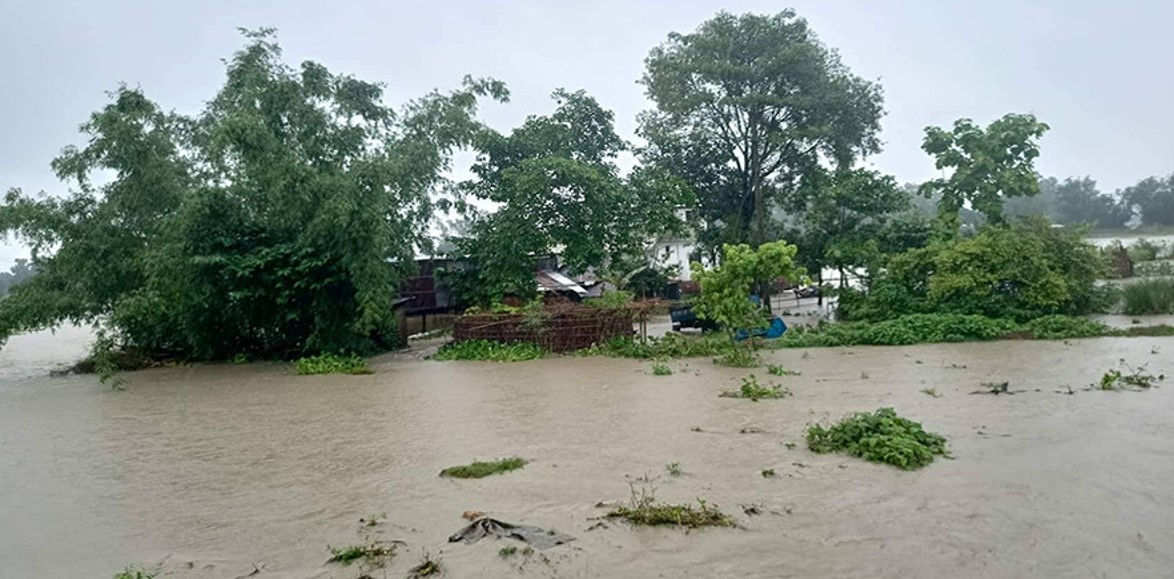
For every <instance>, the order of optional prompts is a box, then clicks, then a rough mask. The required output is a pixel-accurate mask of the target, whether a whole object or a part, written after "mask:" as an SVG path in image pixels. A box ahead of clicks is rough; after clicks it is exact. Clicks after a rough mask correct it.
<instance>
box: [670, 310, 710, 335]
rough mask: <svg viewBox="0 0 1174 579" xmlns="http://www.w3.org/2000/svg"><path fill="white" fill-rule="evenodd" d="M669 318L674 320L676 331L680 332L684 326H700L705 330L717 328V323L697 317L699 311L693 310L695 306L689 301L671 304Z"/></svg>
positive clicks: (674, 329)
mask: <svg viewBox="0 0 1174 579" xmlns="http://www.w3.org/2000/svg"><path fill="white" fill-rule="evenodd" d="M669 319H671V320H672V321H673V331H674V332H679V331H681V329H682V328H699V329H701V330H702V331H705V332H712V331H714V330H716V329H717V324H716V323H714V322H712V321H710V320H703V319H701V318H699V317H697V313H696V312H694V311H693V306H692V305H691V304H687V303H681V304H675V305H673V306H670V307H669Z"/></svg>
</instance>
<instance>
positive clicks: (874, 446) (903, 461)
mask: <svg viewBox="0 0 1174 579" xmlns="http://www.w3.org/2000/svg"><path fill="white" fill-rule="evenodd" d="M807 446H808V447H809V448H810V449H811V450H812V451H814V452H817V453H821V454H822V453H826V452H844V453H847V454H851V455H852V456H858V457H860V458H863V459H866V460H870V461H873V462H883V463H886V464H891V465H893V466H896V467H897V468H901V469H904V470H913V469H917V468H921V467H923V466H925V465H927V464H929V463H931V462H933V458H934V455H945V454H946V439H945V438H944V437H942V436H941V435H938V434H933V433H929V432H925V431H924V430H922V428H921V424H920V423H918V422H914V421H912V420H908V419H906V418H901V417H900V416H897V413H896V411H894V410H893V409H892V408H881V409H879V410H877V411H876V412H874V413H868V412H857V413H856V414H853V415H851V416H848V417H846V418H844V419H843V420H841V421H840V422H838V423H836V424H834V425H831V426H828V427H825V426H821V425H819V424H813V425H811V426H809V427H808V428H807Z"/></svg>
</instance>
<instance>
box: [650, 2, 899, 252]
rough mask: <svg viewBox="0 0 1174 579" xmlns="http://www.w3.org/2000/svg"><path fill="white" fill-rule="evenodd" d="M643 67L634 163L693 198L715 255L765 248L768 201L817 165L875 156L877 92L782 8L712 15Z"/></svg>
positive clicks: (658, 51)
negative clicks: (643, 103) (735, 246)
mask: <svg viewBox="0 0 1174 579" xmlns="http://www.w3.org/2000/svg"><path fill="white" fill-rule="evenodd" d="M645 66H646V70H645V73H644V76H643V78H642V80H641V83H642V84H643V85H644V87H645V89H646V91H647V95H648V98H649V99H650V100H651V101H652V102H653V103H654V104H655V105H656V109H655V110H653V111H649V112H646V113H644V114H643V115H642V116H641V117H640V130H639V132H640V135H641V136H642V137H643V138H644V139H645V140H646V141H647V142H648V143H649V146H648V148H647V149H646V150H645V151H643V156H644V158H645V159H646V160H648V162H650V163H652V164H654V165H656V166H658V167H662V168H664V169H667V170H669V171H671V172H673V173H674V174H676V175H680V176H681V177H682V178H684V179H685V180H686V181H687V182H688V183H689V185H690V186H691V187H692V188H693V190H695V191H696V192H697V194H698V198H699V201H700V209H701V218H702V219H703V220H704V221H705V222H706V224H707V225H708V226H707V227H706V228H704V229H703V230H702V233H701V240H700V241H701V243H702V244H703V246H705V247H706V248H708V249H709V250H710V251H711V252H712V253H717V248H719V247H720V246H721V245H723V244H724V243H748V242H753V243H755V244H758V243H762V242H764V241H766V226H767V220H768V216H769V210H770V207H769V205H770V202H771V200H772V199H775V198H777V197H778V196H779V192H781V191H782V192H785V191H790V190H793V189H794V188H795V186H796V184H797V183H798V182H799V180H800V179H801V178H802V176H803V175H805V174H806V173H808V172H810V171H811V170H812V169H814V168H815V167H817V166H818V165H819V164H820V162H821V160H824V159H830V160H833V161H834V162H836V163H838V164H840V165H846V164H847V163H848V161H850V160H851V159H852V158H853V157H854V156H857V155H867V154H871V153H873V152H876V151H877V150H879V148H880V142H879V140H878V138H877V133H878V131H879V125H880V123H879V121H880V117H881V115H882V110H881V109H882V98H881V90H880V87H879V86H878V85H876V84H875V83H872V82H869V81H866V80H863V79H861V78H860V77H858V76H855V75H853V74H852V73H851V71H849V70H848V68H847V67H846V66H845V65H844V64H843V62H842V61H841V60H840V57H839V55H838V54H837V53H836V51H835V50H833V49H830V48H828V47H827V46H825V45H824V44H823V43H822V42H820V41H819V39H818V38H817V37H816V35H815V33H814V31H812V30H811V28H810V26H808V24H807V21H805V20H803V19H802V18H799V17H798V16H797V15H796V14H795V12H793V11H791V10H785V11H783V12H780V13H778V14H776V15H771V16H762V15H755V14H742V15H734V14H730V13H727V12H721V13H718V14H717V15H716V16H714V17H713V18H712V19H710V20H708V21H706V22H704V23H702V24H701V26H700V27H699V28H698V29H697V30H696V31H695V32H692V33H688V34H679V33H672V34H670V35H669V37H668V39H667V41H666V42H665V43H664V44H662V45H660V46H658V47H656V48H654V49H652V51H651V52H650V53H649V55H648V58H647V59H646V60H645ZM718 224H721V226H720V227H718V226H717V225H718Z"/></svg>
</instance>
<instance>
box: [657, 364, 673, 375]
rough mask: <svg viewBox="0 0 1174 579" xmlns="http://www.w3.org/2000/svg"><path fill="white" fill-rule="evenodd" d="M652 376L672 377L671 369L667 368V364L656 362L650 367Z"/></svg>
mask: <svg viewBox="0 0 1174 579" xmlns="http://www.w3.org/2000/svg"><path fill="white" fill-rule="evenodd" d="M652 374H653V375H654V376H672V375H673V369H672V368H669V365H668V364H665V363H662V362H658V363H656V364H653V365H652Z"/></svg>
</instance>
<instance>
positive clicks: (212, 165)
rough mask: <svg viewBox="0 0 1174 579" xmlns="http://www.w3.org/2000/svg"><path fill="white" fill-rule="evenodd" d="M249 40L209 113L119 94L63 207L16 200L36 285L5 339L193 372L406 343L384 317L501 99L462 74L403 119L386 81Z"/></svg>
mask: <svg viewBox="0 0 1174 579" xmlns="http://www.w3.org/2000/svg"><path fill="white" fill-rule="evenodd" d="M244 34H245V37H246V39H247V42H246V45H245V46H244V48H242V49H241V50H239V51H238V52H237V53H236V54H234V55H233V57H232V58H231V59H229V60H228V61H227V78H226V81H225V84H224V86H223V87H222V88H221V90H220V91H219V93H217V94H216V95H215V96H214V97H213V98H212V99H211V100H209V101H208V103H207V105H206V106H205V107H204V109H203V110H202V111H201V112H200V113H199V114H198V115H196V116H194V117H185V116H181V115H178V114H174V113H167V112H164V111H163V110H162V109H161V108H160V107H159V106H158V105H156V104H155V103H153V102H151V101H150V100H149V99H148V98H147V97H146V95H144V94H143V93H142V92H141V91H139V90H137V89H132V88H127V87H122V88H120V89H118V90H117V91H115V92H114V93H113V94H112V95H111V98H112V102H111V103H110V104H109V105H107V106H106V107H104V108H103V109H101V110H99V111H98V112H96V113H94V114H93V115H92V116H91V117H90V120H89V121H88V122H86V123H85V124H83V125H82V131H83V133H85V134H86V136H87V145H86V146H85V147H84V148H81V149H77V148H73V147H67V148H66V149H65V150H64V151H63V153H62V155H61V156H60V157H59V158H57V159H56V160H55V161H54V162H53V168H54V170H55V171H56V172H57V174H58V176H59V177H60V178H62V179H64V180H68V181H71V182H72V183H74V184H75V185H76V187H77V189H76V190H75V191H74V192H73V193H72V194H71V195H70V196H68V197H64V198H59V197H47V198H40V199H38V198H33V197H29V196H26V195H23V194H22V193H20V192H19V191H11V192H9V194H8V195H7V196H6V197H5V199H4V203H3V205H0V233H6V234H13V235H16V236H17V237H18V238H20V239H22V240H24V241H25V242H27V243H29V244H30V245H31V246H32V249H33V255H34V257H33V264H34V266H35V267H36V268H37V270H38V272H39V275H37V276H35V277H34V278H33V279H31V280H29V282H28V283H25V284H21V285H19V286H17V287H16V288H15V290H14V291H13V292H12V294H11V295H10V297H9V298H7V299H5V300H4V301H3V302H2V303H0V338H3V337H6V336H8V335H10V334H12V333H13V332H15V331H21V330H30V329H36V328H42V327H49V326H54V325H57V324H60V323H64V322H67V321H69V322H76V323H90V324H98V325H107V326H108V327H109V328H110V329H111V336H112V338H114V339H116V340H117V341H118V343H119V345H120V346H122V347H133V348H137V349H139V350H142V351H144V352H147V353H150V354H151V355H154V356H159V357H179V358H192V359H228V358H231V357H232V356H233V355H235V354H238V353H245V354H248V355H250V356H252V357H255V358H264V357H296V356H298V355H303V354H315V353H319V352H341V351H354V352H367V351H370V350H373V349H377V348H385V347H387V346H389V345H391V344H392V343H394V340H395V332H394V331H393V330H394V317H393V315H392V312H391V309H390V307H389V305H390V303H391V299H392V297H393V293H394V291H395V288H396V285H397V281H399V280H400V279H401V278H402V275H403V274H404V270H405V268H406V267H408V266H410V265H411V263H412V258H413V255H414V249H415V247H417V246H425V245H426V244H427V242H428V240H427V238H426V237H425V232H426V230H427V227H426V225H427V223H428V222H429V219H430V218H431V216H432V211H433V205H434V204H433V201H432V192H433V191H434V189H435V188H436V186H437V185H439V184H440V183H441V181H442V180H441V175H442V173H443V172H444V171H446V170H447V169H448V168H449V159H450V155H451V153H452V152H453V150H454V149H456V148H458V147H462V146H465V145H468V144H470V143H471V142H472V139H473V137H474V135H475V134H477V133H478V132H479V131H480V130H481V124H480V123H478V122H477V120H476V119H475V117H474V115H475V113H476V108H477V102H478V99H479V98H481V97H486V96H488V97H492V98H495V99H499V100H504V99H505V98H506V91H505V88H504V86H502V85H501V84H500V83H498V82H496V81H491V80H475V79H471V78H466V80H465V83H464V85H463V87H462V88H460V89H458V90H456V91H453V92H450V93H447V94H442V93H439V92H433V93H430V94H428V95H426V96H424V97H423V98H420V99H417V100H414V101H411V102H409V103H408V104H407V105H406V106H404V107H403V108H402V109H401V110H395V109H393V108H390V107H388V106H387V105H385V104H384V103H383V101H382V99H383V92H384V88H383V86H382V85H379V84H376V83H371V82H366V81H363V80H360V79H357V78H354V77H351V76H347V75H337V74H333V73H331V72H329V71H328V70H327V69H326V68H325V67H323V66H322V65H320V64H317V63H314V62H305V63H303V64H302V65H301V67H300V68H297V69H295V68H293V67H290V66H288V65H287V64H285V63H284V62H283V61H282V59H281V49H280V47H279V46H278V45H277V44H276V42H275V41H274V36H273V31H272V30H270V29H263V30H259V31H246V32H244ZM94 175H111V176H112V179H111V180H110V181H109V182H108V183H107V184H105V185H100V186H99V185H96V184H95V183H94V181H93V176H94Z"/></svg>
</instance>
